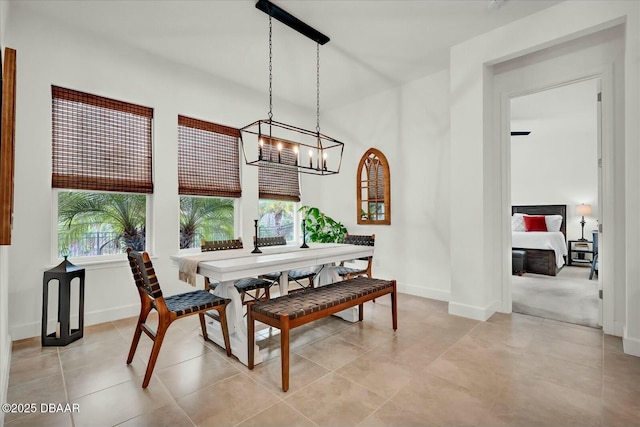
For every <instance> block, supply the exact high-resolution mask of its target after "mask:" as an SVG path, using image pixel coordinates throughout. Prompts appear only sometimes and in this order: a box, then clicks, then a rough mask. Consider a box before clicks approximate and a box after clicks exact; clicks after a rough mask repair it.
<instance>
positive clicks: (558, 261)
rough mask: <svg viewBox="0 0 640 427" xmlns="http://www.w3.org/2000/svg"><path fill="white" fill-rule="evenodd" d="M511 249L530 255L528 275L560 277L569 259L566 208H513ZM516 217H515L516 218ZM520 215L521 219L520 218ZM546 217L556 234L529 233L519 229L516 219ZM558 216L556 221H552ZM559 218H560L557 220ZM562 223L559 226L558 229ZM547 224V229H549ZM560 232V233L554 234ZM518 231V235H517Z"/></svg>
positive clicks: (535, 206) (553, 232) (536, 206)
mask: <svg viewBox="0 0 640 427" xmlns="http://www.w3.org/2000/svg"><path fill="white" fill-rule="evenodd" d="M511 213H512V233H511V234H512V244H511V246H512V248H513V249H520V250H524V251H526V252H527V261H526V264H525V271H527V272H528V273H535V274H545V275H547V276H555V275H557V274H558V273H559V272H560V270H562V267H563V266H564V264H565V261H566V256H567V224H566V218H567V205H529V206H512V207H511ZM513 214H516V215H515V216H514V215H513ZM518 214H520V215H518ZM521 214H526V215H544V216H545V217H548V218H549V220H547V221H552V222H553V223H554V224H556V226H555V227H552V228H553V231H547V232H542V231H540V232H527V231H524V230H521V229H520V228H518V227H517V226H516V225H514V224H515V223H516V222H517V220H518V219H517V218H515V217H516V216H521ZM554 215H556V216H555V217H553V216H554ZM557 215H559V216H560V217H557ZM558 223H559V226H558V225H557V224H558ZM550 224H551V223H550V222H547V225H550ZM556 229H557V231H555V230H556ZM516 230H518V231H516Z"/></svg>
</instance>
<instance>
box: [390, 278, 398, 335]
mask: <svg viewBox="0 0 640 427" xmlns="http://www.w3.org/2000/svg"><path fill="white" fill-rule="evenodd" d="M396 296H397V294H396V281H395V280H394V281H393V292H391V316H392V319H393V330H394V331H395V330H397V329H398V304H397V301H396Z"/></svg>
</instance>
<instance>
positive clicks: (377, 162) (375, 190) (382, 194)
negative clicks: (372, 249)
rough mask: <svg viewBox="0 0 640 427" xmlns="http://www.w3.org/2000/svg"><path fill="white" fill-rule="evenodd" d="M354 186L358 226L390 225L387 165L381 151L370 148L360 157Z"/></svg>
mask: <svg viewBox="0 0 640 427" xmlns="http://www.w3.org/2000/svg"><path fill="white" fill-rule="evenodd" d="M356 186H357V188H358V203H357V207H358V213H357V216H358V224H383V225H389V224H391V184H390V177H389V163H388V162H387V158H386V157H385V156H384V154H382V152H381V151H379V150H376V149H375V148H370V149H369V150H368V151H367V152H366V153H365V154H364V155H363V156H362V159H360V164H359V165H358V176H357V177H356Z"/></svg>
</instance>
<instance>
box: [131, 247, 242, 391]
mask: <svg viewBox="0 0 640 427" xmlns="http://www.w3.org/2000/svg"><path fill="white" fill-rule="evenodd" d="M127 258H128V259H129V265H130V266H131V272H132V273H133V280H134V282H135V285H136V288H137V289H138V294H139V295H140V316H139V317H138V323H137V324H136V330H135V332H134V333H133V341H132V342H131V349H130V350H129V356H128V357H127V365H128V364H130V363H131V362H132V361H133V356H134V355H135V353H136V349H137V348H138V343H139V342H140V336H141V335H142V333H143V332H144V333H145V335H147V336H148V337H149V338H151V340H152V341H153V348H152V350H151V355H150V356H149V362H148V363H147V370H146V372H145V374H144V379H143V380H142V388H147V386H148V385H149V381H150V380H151V374H152V373H153V368H154V367H155V365H156V360H157V359H158V355H159V354H160V347H162V341H163V340H164V337H165V334H166V332H167V329H169V326H170V325H171V323H173V322H174V321H175V320H178V319H182V318H185V317H188V316H192V315H195V314H197V315H198V316H199V317H200V327H201V328H202V336H203V338H204V339H205V340H207V339H208V336H207V328H206V324H205V320H204V314H205V313H207V312H208V311H210V310H215V311H216V312H217V313H218V314H217V316H218V320H219V321H220V324H221V326H222V336H223V337H224V345H225V350H226V352H227V356H231V345H230V343H229V329H228V327H227V317H226V311H225V310H226V308H227V305H228V304H229V303H230V302H231V300H230V299H226V298H220V297H218V296H216V295H213V294H212V293H211V292H208V291H205V290H202V289H200V290H197V291H191V292H185V293H182V294H178V295H172V296H168V297H164V296H163V294H162V290H161V289H160V283H159V282H158V278H157V276H156V273H155V270H154V269H153V265H152V263H151V259H150V258H149V254H148V253H147V252H137V251H134V250H132V249H131V248H127ZM151 310H156V311H157V312H158V327H157V328H156V330H155V331H154V330H153V329H152V328H151V327H150V326H149V325H147V323H146V321H147V317H148V316H149V313H150V312H151Z"/></svg>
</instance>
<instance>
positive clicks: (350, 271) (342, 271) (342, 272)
mask: <svg viewBox="0 0 640 427" xmlns="http://www.w3.org/2000/svg"><path fill="white" fill-rule="evenodd" d="M335 270H336V273H338V276H340V277H345V276H347V275H352V276H356V275H358V274H366V273H367V269H366V268H362V269H359V268H350V267H343V266H338V267H336V268H335Z"/></svg>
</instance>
